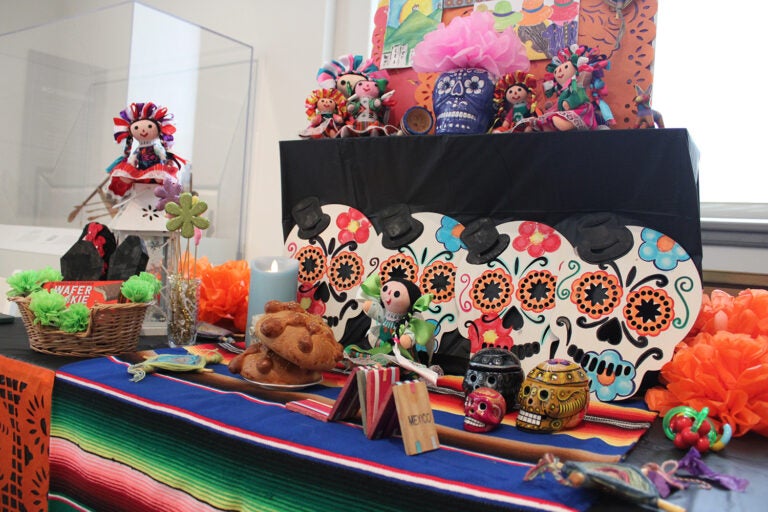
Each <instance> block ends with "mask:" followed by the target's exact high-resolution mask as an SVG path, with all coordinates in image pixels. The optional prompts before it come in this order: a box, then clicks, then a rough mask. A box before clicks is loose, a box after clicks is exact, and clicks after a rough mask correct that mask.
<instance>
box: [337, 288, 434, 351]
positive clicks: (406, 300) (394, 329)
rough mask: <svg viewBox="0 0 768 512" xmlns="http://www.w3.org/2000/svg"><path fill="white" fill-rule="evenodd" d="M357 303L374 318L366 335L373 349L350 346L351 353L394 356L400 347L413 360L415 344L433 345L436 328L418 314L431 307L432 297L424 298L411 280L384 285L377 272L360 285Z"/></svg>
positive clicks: (348, 348) (426, 295)
mask: <svg viewBox="0 0 768 512" xmlns="http://www.w3.org/2000/svg"><path fill="white" fill-rule="evenodd" d="M358 300H359V301H360V302H362V309H363V312H365V314H366V315H367V316H368V317H369V318H370V319H371V327H370V328H369V329H368V332H367V338H368V343H369V344H370V346H371V348H370V349H363V348H360V347H358V346H356V345H350V346H348V347H347V349H346V351H347V352H348V353H351V354H353V355H362V354H367V355H375V354H392V353H393V352H394V350H395V346H397V347H398V349H399V351H400V353H401V354H402V355H403V356H405V357H406V358H408V359H411V360H413V359H414V353H413V352H414V349H415V345H416V344H418V345H421V346H428V344H429V343H432V341H433V337H434V330H435V327H434V325H433V324H431V323H430V322H427V321H425V320H423V319H422V318H420V317H419V312H421V311H425V310H426V309H427V308H428V307H429V304H430V302H431V301H432V295H430V294H425V295H422V294H421V290H419V287H418V286H416V284H414V283H413V282H412V281H409V280H407V279H401V278H398V277H395V278H391V279H389V280H388V281H387V282H385V283H384V284H383V285H382V283H381V276H380V275H379V274H378V273H374V274H372V275H371V276H370V277H368V278H367V279H366V280H365V281H364V282H363V283H362V284H361V285H360V294H359V297H358Z"/></svg>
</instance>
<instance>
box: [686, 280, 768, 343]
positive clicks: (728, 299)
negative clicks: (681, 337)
mask: <svg viewBox="0 0 768 512" xmlns="http://www.w3.org/2000/svg"><path fill="white" fill-rule="evenodd" d="M718 331H728V332H731V333H742V334H748V335H750V336H758V335H764V336H768V290H760V289H747V290H742V291H741V292H739V294H738V295H736V296H733V295H730V294H729V293H727V292H724V291H722V290H713V291H712V293H711V294H709V295H706V294H705V295H704V296H703V298H702V306H701V310H700V311H699V315H698V317H697V318H696V322H694V324H693V328H692V329H691V332H690V334H689V335H690V336H695V335H696V334H698V333H699V332H708V333H710V334H715V333H716V332H718Z"/></svg>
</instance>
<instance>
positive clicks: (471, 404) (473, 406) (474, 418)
mask: <svg viewBox="0 0 768 512" xmlns="http://www.w3.org/2000/svg"><path fill="white" fill-rule="evenodd" d="M506 413H507V403H506V401H505V400H504V397H503V396H501V393H499V392H498V391H496V390H495V389H491V388H478V389H476V390H474V391H472V392H471V393H470V394H468V395H467V398H466V400H465V401H464V430H466V431H467V432H490V431H491V430H493V429H495V428H496V427H498V426H499V425H500V424H501V420H502V419H504V415H505V414H506Z"/></svg>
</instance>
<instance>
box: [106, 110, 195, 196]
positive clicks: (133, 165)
mask: <svg viewBox="0 0 768 512" xmlns="http://www.w3.org/2000/svg"><path fill="white" fill-rule="evenodd" d="M172 121H173V114H171V113H169V112H168V109H167V108H166V107H161V106H158V105H155V104H154V103H152V102H146V103H131V104H130V105H129V106H128V108H126V109H125V110H123V111H121V112H120V115H119V117H115V118H114V138H115V142H117V143H118V144H120V143H122V144H123V155H122V156H121V157H119V158H118V159H117V160H115V162H113V163H112V165H110V167H109V168H108V169H107V171H108V172H110V178H111V179H110V183H109V190H110V191H111V192H112V193H113V194H115V195H117V196H124V195H125V194H126V193H127V192H128V191H129V190H130V189H131V187H132V186H133V184H134V183H159V184H162V183H163V181H164V180H165V179H167V178H176V173H177V172H178V171H179V169H180V168H181V166H182V163H183V161H182V160H181V159H180V158H178V157H177V156H176V155H174V154H173V153H171V152H170V151H169V149H170V148H171V146H172V145H173V134H174V133H175V132H176V127H175V126H174V125H173V124H172Z"/></svg>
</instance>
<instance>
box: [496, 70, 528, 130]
mask: <svg viewBox="0 0 768 512" xmlns="http://www.w3.org/2000/svg"><path fill="white" fill-rule="evenodd" d="M535 89H536V78H535V77H534V76H533V75H531V74H530V73H526V72H525V71H515V72H514V73H508V74H506V75H504V76H503V77H501V78H500V79H499V81H498V82H497V83H496V89H495V90H494V93H493V103H494V106H495V107H496V122H495V123H494V125H495V126H497V127H496V128H494V129H493V133H504V132H507V131H509V130H511V129H512V127H513V126H515V125H516V124H517V123H519V122H520V121H522V120H523V119H527V118H529V117H534V116H535V115H536V92H535Z"/></svg>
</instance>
